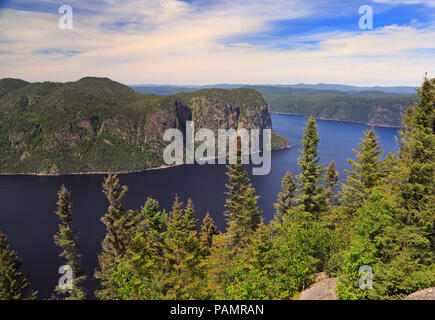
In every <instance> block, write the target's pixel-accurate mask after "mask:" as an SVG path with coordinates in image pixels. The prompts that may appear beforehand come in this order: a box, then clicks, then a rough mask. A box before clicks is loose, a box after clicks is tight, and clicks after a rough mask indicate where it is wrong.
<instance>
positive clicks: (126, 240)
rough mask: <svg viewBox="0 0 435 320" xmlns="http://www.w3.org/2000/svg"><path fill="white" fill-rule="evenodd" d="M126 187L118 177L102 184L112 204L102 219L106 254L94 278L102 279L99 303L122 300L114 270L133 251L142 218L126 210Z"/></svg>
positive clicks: (103, 254) (113, 177)
mask: <svg viewBox="0 0 435 320" xmlns="http://www.w3.org/2000/svg"><path fill="white" fill-rule="evenodd" d="M127 192H128V187H127V186H122V187H121V185H120V182H119V179H118V177H117V176H116V175H108V176H107V178H106V179H105V180H104V183H103V193H104V194H105V195H106V197H107V200H108V201H109V208H108V210H107V213H106V214H105V215H104V216H103V217H102V218H101V221H102V222H103V223H104V225H105V226H106V230H107V233H106V236H105V238H104V239H103V241H102V247H103V251H102V252H101V253H100V254H99V256H98V260H99V267H98V269H97V270H96V271H95V278H97V279H100V287H99V288H98V290H97V291H96V296H97V298H99V299H119V298H120V295H119V288H118V286H117V284H116V283H115V281H114V270H115V268H116V266H117V265H118V264H119V262H120V260H121V258H123V256H124V255H125V253H126V252H127V250H128V249H129V247H130V244H131V241H132V238H133V234H134V232H135V229H136V226H137V224H138V222H139V215H137V214H136V213H135V212H134V211H132V210H129V211H126V210H125V206H124V198H125V196H126V194H127Z"/></svg>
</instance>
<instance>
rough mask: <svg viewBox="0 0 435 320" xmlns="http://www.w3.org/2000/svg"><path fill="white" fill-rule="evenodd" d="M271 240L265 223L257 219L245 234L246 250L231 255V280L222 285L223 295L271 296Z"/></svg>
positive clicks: (234, 296)
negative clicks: (223, 286)
mask: <svg viewBox="0 0 435 320" xmlns="http://www.w3.org/2000/svg"><path fill="white" fill-rule="evenodd" d="M272 247H273V241H272V236H271V233H270V230H269V227H268V226H266V225H265V224H264V222H263V221H261V222H260V224H259V226H258V228H257V230H256V231H255V232H254V233H253V234H252V235H251V236H250V237H249V241H248V242H247V247H246V250H244V251H243V252H241V253H240V254H239V255H237V256H236V257H235V258H234V261H233V264H232V268H231V269H230V270H229V274H230V275H231V278H232V281H231V282H230V283H229V284H228V285H227V287H226V296H225V299H232V300H234V299H235V300H263V299H273V298H274V288H273V279H274V275H273V272H272V270H273V268H274V263H275V261H274V256H273V254H272Z"/></svg>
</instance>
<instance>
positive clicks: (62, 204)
mask: <svg viewBox="0 0 435 320" xmlns="http://www.w3.org/2000/svg"><path fill="white" fill-rule="evenodd" d="M70 195H71V193H70V191H69V190H68V189H67V188H66V187H65V186H64V185H62V187H61V189H60V190H59V192H58V194H57V196H58V200H57V210H56V212H55V214H56V215H57V216H58V218H59V220H60V222H61V223H60V224H59V231H58V232H57V233H56V234H55V235H54V242H55V244H56V245H57V246H58V247H60V248H62V249H63V250H62V252H61V253H60V255H59V256H60V257H62V258H64V259H65V264H66V265H67V266H69V267H70V268H71V269H72V271H73V281H72V285H73V287H72V289H61V288H60V287H59V286H57V287H56V291H57V292H58V293H60V294H61V295H62V296H65V298H66V299H67V300H82V299H85V298H86V293H85V291H84V288H83V286H82V285H81V283H82V282H83V281H85V279H86V275H85V273H84V272H83V270H82V268H81V265H80V261H81V258H82V255H81V254H80V253H79V250H80V246H79V233H78V230H77V227H75V226H71V223H72V219H73V215H72V210H71V202H70Z"/></svg>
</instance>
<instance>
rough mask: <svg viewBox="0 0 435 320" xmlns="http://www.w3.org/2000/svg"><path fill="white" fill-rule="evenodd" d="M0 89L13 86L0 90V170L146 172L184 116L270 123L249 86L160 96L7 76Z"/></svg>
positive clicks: (222, 123) (207, 122)
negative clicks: (170, 130)
mask: <svg viewBox="0 0 435 320" xmlns="http://www.w3.org/2000/svg"><path fill="white" fill-rule="evenodd" d="M0 88H8V89H7V90H6V89H4V90H3V96H0V157H1V159H2V161H1V162H0V173H6V172H7V173H52V174H55V173H67V172H68V173H69V172H110V171H132V170H144V169H147V168H152V167H157V166H160V165H162V164H163V159H162V153H163V152H162V150H163V148H164V147H165V143H164V142H163V139H162V138H163V135H164V132H165V130H166V129H169V128H176V129H180V130H181V131H183V132H185V129H186V128H185V125H186V121H189V120H193V121H195V126H196V128H197V129H199V128H209V129H216V130H217V129H219V128H224V129H229V128H234V129H238V128H249V129H251V128H260V129H262V128H271V127H272V124H271V120H270V116H269V112H268V110H267V105H266V103H265V102H264V99H263V98H262V96H261V94H259V93H258V92H256V91H254V90H249V89H237V90H231V91H227V90H219V91H218V92H217V91H215V90H214V89H213V90H201V91H198V92H193V93H189V94H183V93H182V94H177V95H172V96H165V97H161V96H155V95H143V94H140V93H137V92H134V91H133V90H131V89H130V88H128V87H126V86H124V85H122V84H120V83H117V82H114V81H111V80H109V79H106V78H83V79H81V80H79V81H77V82H70V83H65V84H61V83H48V82H47V83H26V82H23V81H19V80H14V79H12V80H11V79H3V80H0ZM280 138H282V137H280ZM274 139H275V140H276V141H279V142H280V146H284V147H285V146H287V145H288V141H286V140H282V139H277V136H276V135H275V137H274ZM277 148H278V147H277Z"/></svg>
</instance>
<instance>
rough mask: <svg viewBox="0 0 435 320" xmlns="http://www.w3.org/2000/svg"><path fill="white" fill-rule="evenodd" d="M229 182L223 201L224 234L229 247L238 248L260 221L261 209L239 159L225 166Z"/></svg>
mask: <svg viewBox="0 0 435 320" xmlns="http://www.w3.org/2000/svg"><path fill="white" fill-rule="evenodd" d="M227 170H228V171H227V176H228V178H229V183H228V184H227V185H226V188H227V192H226V194H227V196H228V197H227V199H226V201H225V208H226V211H225V215H226V217H227V224H228V228H227V233H226V236H227V237H228V239H229V240H230V243H231V247H233V248H234V249H238V248H241V247H243V246H244V241H245V240H246V239H247V238H248V237H249V236H250V235H251V234H252V232H254V231H255V230H256V229H257V227H258V224H259V223H260V217H261V211H260V209H259V207H258V198H259V196H257V195H256V194H255V189H254V187H253V186H252V184H251V182H250V181H249V178H248V173H247V171H246V169H245V168H244V167H243V165H242V164H241V163H240V157H239V161H238V163H236V164H230V165H228V166H227Z"/></svg>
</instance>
